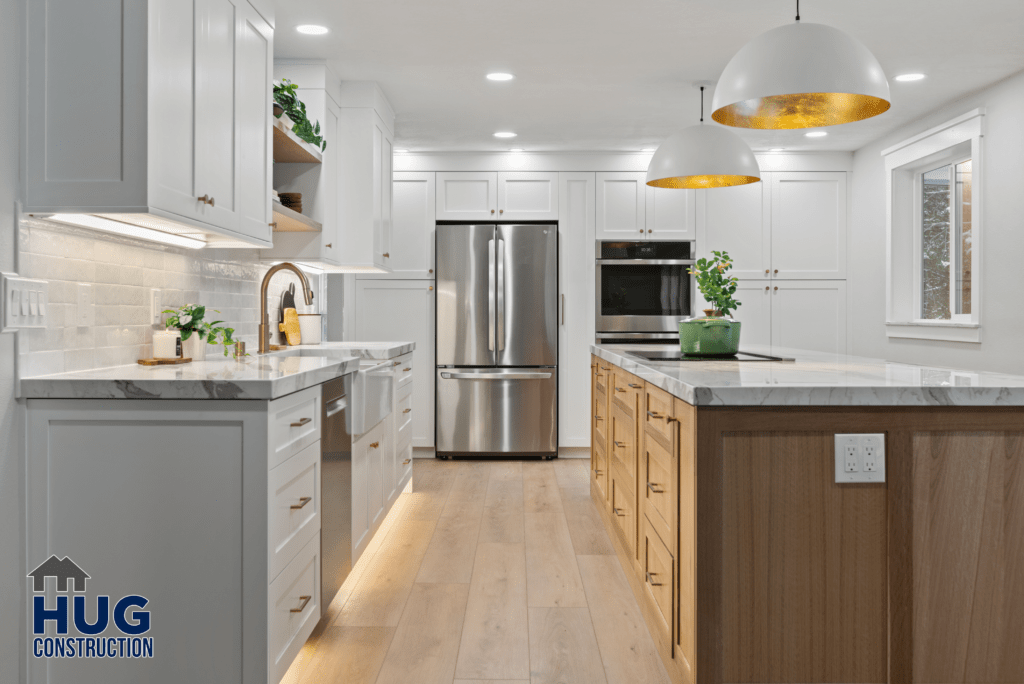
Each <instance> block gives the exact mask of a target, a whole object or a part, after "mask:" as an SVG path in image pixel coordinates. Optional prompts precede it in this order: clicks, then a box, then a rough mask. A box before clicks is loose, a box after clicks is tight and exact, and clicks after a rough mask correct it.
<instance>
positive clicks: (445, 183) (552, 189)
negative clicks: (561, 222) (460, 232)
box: [436, 171, 558, 221]
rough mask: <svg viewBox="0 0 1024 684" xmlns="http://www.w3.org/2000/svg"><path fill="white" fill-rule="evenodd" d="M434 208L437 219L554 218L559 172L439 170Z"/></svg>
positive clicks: (496, 219)
mask: <svg viewBox="0 0 1024 684" xmlns="http://www.w3.org/2000/svg"><path fill="white" fill-rule="evenodd" d="M436 210H437V214H436V216H437V220H438V221H557V220H558V174H557V173H552V172H540V171H524V172H519V171H502V172H492V171H475V172H463V171H458V172H442V173H438V174H437V202H436Z"/></svg>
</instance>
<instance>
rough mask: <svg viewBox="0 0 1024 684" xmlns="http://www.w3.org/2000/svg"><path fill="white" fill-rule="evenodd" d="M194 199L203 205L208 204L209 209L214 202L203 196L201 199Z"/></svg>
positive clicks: (207, 196)
mask: <svg viewBox="0 0 1024 684" xmlns="http://www.w3.org/2000/svg"><path fill="white" fill-rule="evenodd" d="M196 199H197V200H199V201H200V202H202V203H203V204H209V205H210V206H211V207H212V206H213V203H214V201H215V200H214V199H213V198H212V197H210V196H209V195H203V196H202V197H197V198H196Z"/></svg>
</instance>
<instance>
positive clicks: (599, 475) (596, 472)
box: [594, 468, 604, 477]
mask: <svg viewBox="0 0 1024 684" xmlns="http://www.w3.org/2000/svg"><path fill="white" fill-rule="evenodd" d="M594 474H595V475H597V476H598V477H601V476H602V475H604V471H603V470H600V469H598V468H594Z"/></svg>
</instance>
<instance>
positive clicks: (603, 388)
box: [594, 359, 614, 396]
mask: <svg viewBox="0 0 1024 684" xmlns="http://www.w3.org/2000/svg"><path fill="white" fill-rule="evenodd" d="M612 368H614V366H612V365H611V364H610V363H608V362H607V361H601V360H600V359H598V362H597V368H596V369H595V371H594V375H595V376H596V378H597V379H596V380H595V384H596V385H597V391H598V392H602V393H604V394H605V396H607V394H608V387H609V386H610V385H611V383H612Z"/></svg>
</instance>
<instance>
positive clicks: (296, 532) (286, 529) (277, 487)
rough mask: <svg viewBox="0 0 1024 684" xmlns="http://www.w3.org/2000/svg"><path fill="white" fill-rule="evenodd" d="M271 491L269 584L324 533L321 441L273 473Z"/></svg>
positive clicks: (270, 478) (271, 472)
mask: <svg viewBox="0 0 1024 684" xmlns="http://www.w3.org/2000/svg"><path fill="white" fill-rule="evenodd" d="M267 490H268V492H269V501H268V509H267V517H268V521H267V522H268V528H269V533H268V538H267V547H268V551H269V553H270V563H269V564H268V571H269V577H268V578H267V580H268V581H269V580H273V579H274V578H275V577H277V576H278V575H279V574H280V573H281V571H282V570H284V567H285V566H286V565H288V563H289V562H290V561H291V560H292V559H293V558H295V555H296V554H297V553H298V552H299V550H301V549H302V547H304V546H305V545H306V544H307V543H308V542H309V540H310V539H313V538H314V537H316V536H317V533H318V532H319V531H320V442H319V441H317V442H314V443H313V444H310V445H309V446H308V447H306V448H305V449H303V450H302V451H300V452H299V453H297V454H295V455H294V456H292V457H291V458H289V459H288V460H287V461H285V462H284V463H282V464H281V465H279V466H277V467H276V468H274V469H273V470H271V471H270V475H269V477H268V482H267Z"/></svg>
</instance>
